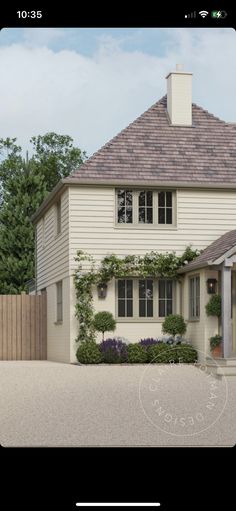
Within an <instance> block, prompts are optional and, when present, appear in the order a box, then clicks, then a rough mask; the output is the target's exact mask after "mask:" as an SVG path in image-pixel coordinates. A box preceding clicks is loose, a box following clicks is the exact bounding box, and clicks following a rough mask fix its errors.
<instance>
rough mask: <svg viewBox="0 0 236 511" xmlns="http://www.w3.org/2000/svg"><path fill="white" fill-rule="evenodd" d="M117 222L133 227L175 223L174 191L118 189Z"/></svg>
mask: <svg viewBox="0 0 236 511" xmlns="http://www.w3.org/2000/svg"><path fill="white" fill-rule="evenodd" d="M116 196H117V213H116V215H117V224H123V225H126V224H129V225H133V226H135V227H138V226H141V225H142V226H143V225H144V224H145V225H149V226H150V227H151V226H152V225H153V226H154V227H157V226H171V225H172V226H173V225H175V218H176V215H175V192H174V191H167V190H166V191H164V190H130V189H129V190H128V189H127V190H126V189H119V190H117V192H116Z"/></svg>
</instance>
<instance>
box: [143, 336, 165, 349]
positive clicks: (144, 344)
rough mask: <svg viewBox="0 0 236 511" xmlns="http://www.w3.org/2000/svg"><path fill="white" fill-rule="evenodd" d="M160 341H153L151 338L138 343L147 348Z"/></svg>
mask: <svg viewBox="0 0 236 511" xmlns="http://www.w3.org/2000/svg"><path fill="white" fill-rule="evenodd" d="M159 342H160V341H159V340H158V339H154V338H153V337H147V338H145V339H141V340H140V341H139V344H141V346H144V347H145V348H148V347H149V346H152V345H153V344H158V343H159Z"/></svg>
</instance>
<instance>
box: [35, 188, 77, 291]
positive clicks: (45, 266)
mask: <svg viewBox="0 0 236 511" xmlns="http://www.w3.org/2000/svg"><path fill="white" fill-rule="evenodd" d="M56 214H57V207H56V204H54V205H53V206H51V208H50V209H48V211H46V213H45V215H44V217H43V218H41V220H40V221H39V222H38V223H37V226H36V238H37V241H36V246H37V290H38V291H39V290H41V289H42V288H44V287H46V286H48V285H49V284H51V283H55V282H56V281H58V280H60V279H62V278H63V277H65V276H68V274H69V190H68V189H67V190H66V191H65V192H64V193H63V194H62V196H61V232H60V233H59V234H58V235H57V233H56V220H57V216H56ZM43 223H44V229H43ZM43 231H44V237H43Z"/></svg>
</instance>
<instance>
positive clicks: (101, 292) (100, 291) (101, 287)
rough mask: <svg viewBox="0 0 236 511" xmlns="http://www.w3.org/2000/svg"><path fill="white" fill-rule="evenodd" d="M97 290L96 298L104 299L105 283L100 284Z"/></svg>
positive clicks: (105, 294)
mask: <svg viewBox="0 0 236 511" xmlns="http://www.w3.org/2000/svg"><path fill="white" fill-rule="evenodd" d="M97 290H98V298H106V296H107V284H106V283H105V282H100V284H98V286H97Z"/></svg>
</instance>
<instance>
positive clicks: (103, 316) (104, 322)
mask: <svg viewBox="0 0 236 511" xmlns="http://www.w3.org/2000/svg"><path fill="white" fill-rule="evenodd" d="M93 326H94V328H95V330H97V332H102V339H103V340H104V332H114V330H115V328H116V320H115V319H114V318H113V315H112V313H111V312H107V311H102V312H97V314H95V316H94V320H93Z"/></svg>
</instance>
